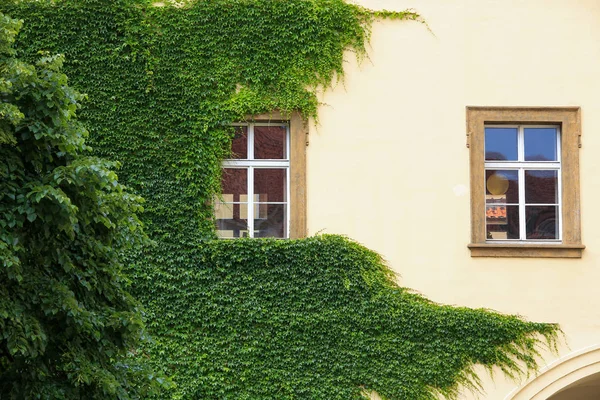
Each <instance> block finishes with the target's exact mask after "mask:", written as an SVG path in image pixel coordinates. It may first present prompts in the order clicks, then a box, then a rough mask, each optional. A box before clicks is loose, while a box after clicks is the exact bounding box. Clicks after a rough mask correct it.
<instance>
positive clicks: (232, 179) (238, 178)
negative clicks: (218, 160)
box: [221, 168, 248, 201]
mask: <svg viewBox="0 0 600 400" xmlns="http://www.w3.org/2000/svg"><path fill="white" fill-rule="evenodd" d="M221 187H222V188H223V197H225V196H227V195H232V196H233V197H231V200H230V199H226V200H227V201H243V200H240V196H241V195H242V194H246V195H247V194H248V170H247V169H244V168H223V176H222V178H221Z"/></svg>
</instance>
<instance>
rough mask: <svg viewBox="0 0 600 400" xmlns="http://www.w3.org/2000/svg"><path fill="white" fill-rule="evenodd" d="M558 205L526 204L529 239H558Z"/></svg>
mask: <svg viewBox="0 0 600 400" xmlns="http://www.w3.org/2000/svg"><path fill="white" fill-rule="evenodd" d="M557 215H558V207H556V206H526V207H525V219H526V221H527V239H558V218H557Z"/></svg>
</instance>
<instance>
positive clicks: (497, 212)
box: [485, 206, 506, 219]
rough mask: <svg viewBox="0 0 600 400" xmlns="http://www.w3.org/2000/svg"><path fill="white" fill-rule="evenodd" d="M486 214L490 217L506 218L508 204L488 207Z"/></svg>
mask: <svg viewBox="0 0 600 400" xmlns="http://www.w3.org/2000/svg"><path fill="white" fill-rule="evenodd" d="M485 216H486V217H487V218H488V219H506V206H496V207H488V208H486V210H485Z"/></svg>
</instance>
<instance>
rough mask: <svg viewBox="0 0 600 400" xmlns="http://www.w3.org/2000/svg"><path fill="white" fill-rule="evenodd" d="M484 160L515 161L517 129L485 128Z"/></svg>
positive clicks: (516, 154) (516, 157)
mask: <svg viewBox="0 0 600 400" xmlns="http://www.w3.org/2000/svg"><path fill="white" fill-rule="evenodd" d="M485 159H486V160H511V161H514V160H517V159H518V152H517V128H485Z"/></svg>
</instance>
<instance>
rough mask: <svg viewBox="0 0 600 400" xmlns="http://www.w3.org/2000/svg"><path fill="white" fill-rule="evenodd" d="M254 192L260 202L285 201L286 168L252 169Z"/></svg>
mask: <svg viewBox="0 0 600 400" xmlns="http://www.w3.org/2000/svg"><path fill="white" fill-rule="evenodd" d="M254 193H255V195H258V201H259V202H262V203H266V202H285V201H286V199H287V196H286V193H287V185H286V169H284V168H256V169H254Z"/></svg>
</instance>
